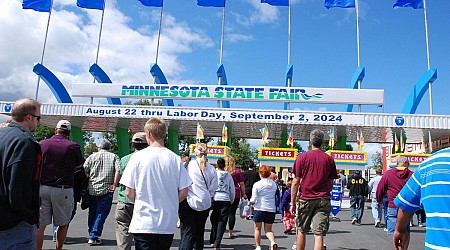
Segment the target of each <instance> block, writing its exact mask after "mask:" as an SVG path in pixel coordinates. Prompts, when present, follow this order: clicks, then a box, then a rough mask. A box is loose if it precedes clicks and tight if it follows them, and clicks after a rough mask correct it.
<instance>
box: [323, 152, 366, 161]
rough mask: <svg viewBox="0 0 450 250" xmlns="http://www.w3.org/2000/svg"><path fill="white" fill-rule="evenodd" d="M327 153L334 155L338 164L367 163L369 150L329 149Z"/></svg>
mask: <svg viewBox="0 0 450 250" xmlns="http://www.w3.org/2000/svg"><path fill="white" fill-rule="evenodd" d="M327 154H328V155H330V156H331V157H333V159H334V162H335V163H336V164H348V163H351V164H366V163H367V152H361V151H359V152H355V151H340V150H329V151H327Z"/></svg>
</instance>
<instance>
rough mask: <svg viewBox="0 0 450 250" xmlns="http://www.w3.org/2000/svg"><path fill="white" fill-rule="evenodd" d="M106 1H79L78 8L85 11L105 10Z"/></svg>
mask: <svg viewBox="0 0 450 250" xmlns="http://www.w3.org/2000/svg"><path fill="white" fill-rule="evenodd" d="M105 1H106V0H77V6H78V7H80V8H84V9H96V10H103V9H105Z"/></svg>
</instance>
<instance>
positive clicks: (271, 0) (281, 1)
mask: <svg viewBox="0 0 450 250" xmlns="http://www.w3.org/2000/svg"><path fill="white" fill-rule="evenodd" d="M261 3H267V4H270V5H273V6H289V0H261Z"/></svg>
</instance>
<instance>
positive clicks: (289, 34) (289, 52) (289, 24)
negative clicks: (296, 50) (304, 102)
mask: <svg viewBox="0 0 450 250" xmlns="http://www.w3.org/2000/svg"><path fill="white" fill-rule="evenodd" d="M288 5H289V6H288V65H290V64H291V3H290V1H288ZM287 81H288V82H287V85H288V86H287V87H288V88H290V87H291V85H292V79H291V78H288V79H287ZM287 109H288V110H290V109H291V104H290V103H288V104H287Z"/></svg>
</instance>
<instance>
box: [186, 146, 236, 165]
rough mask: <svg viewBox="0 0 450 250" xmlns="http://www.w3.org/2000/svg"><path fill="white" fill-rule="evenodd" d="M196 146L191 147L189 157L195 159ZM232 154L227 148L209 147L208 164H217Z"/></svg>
mask: <svg viewBox="0 0 450 250" xmlns="http://www.w3.org/2000/svg"><path fill="white" fill-rule="evenodd" d="M195 146H196V144H191V145H190V146H189V156H191V157H195V153H194V148H195ZM230 152H231V149H230V148H229V147H227V146H212V145H208V156H207V159H208V162H209V163H210V164H214V165H215V164H217V159H219V158H225V157H227V156H228V155H229V154H230Z"/></svg>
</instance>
